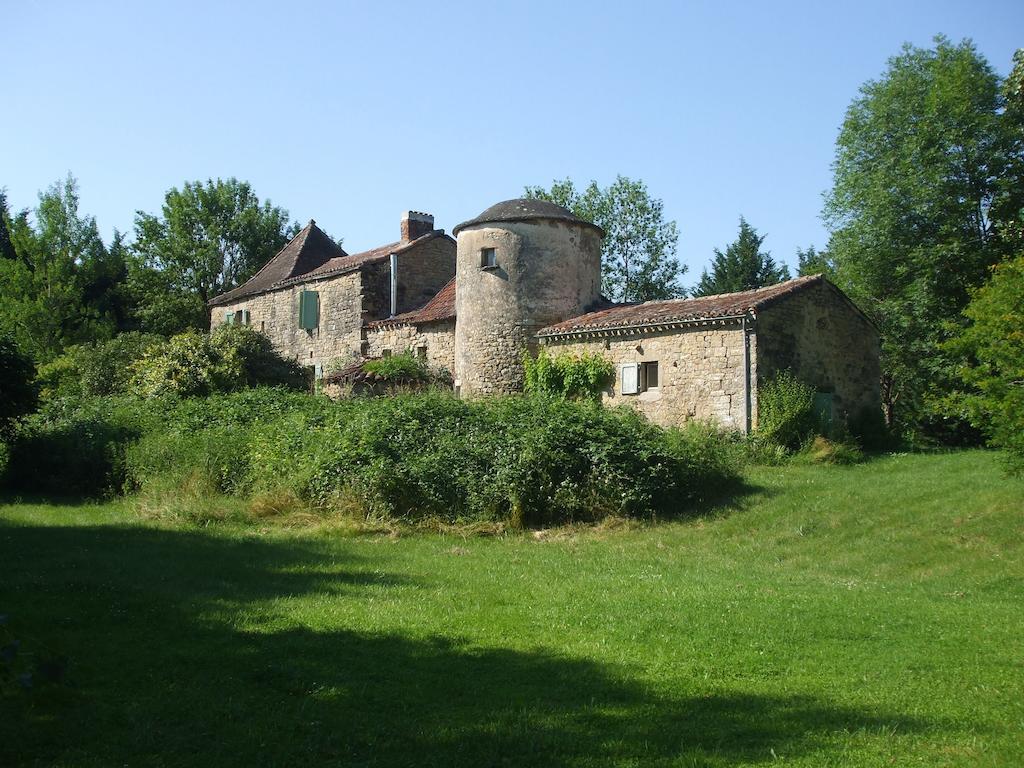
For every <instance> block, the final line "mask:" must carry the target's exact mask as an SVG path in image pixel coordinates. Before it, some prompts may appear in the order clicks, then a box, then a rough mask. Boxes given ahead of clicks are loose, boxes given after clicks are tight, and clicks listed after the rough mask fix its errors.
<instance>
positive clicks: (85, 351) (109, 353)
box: [38, 331, 166, 400]
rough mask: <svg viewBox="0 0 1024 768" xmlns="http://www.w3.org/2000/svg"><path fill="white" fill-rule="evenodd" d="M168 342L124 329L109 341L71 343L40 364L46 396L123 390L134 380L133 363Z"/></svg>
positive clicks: (42, 387)
mask: <svg viewBox="0 0 1024 768" xmlns="http://www.w3.org/2000/svg"><path fill="white" fill-rule="evenodd" d="M165 343H166V341H165V339H164V338H163V337H162V336H157V335H155V334H151V333H138V332H135V331H132V332H130V333H122V334H120V335H118V336H115V337H114V338H113V339H111V340H110V341H103V342H94V343H92V344H79V345H76V346H72V347H68V348H67V349H66V350H65V351H64V353H63V354H62V355H60V356H59V357H57V358H56V359H54V360H52V361H51V362H49V363H46V364H45V365H43V366H40V368H39V375H38V381H39V384H40V387H41V389H42V395H43V397H44V399H47V400H52V399H54V398H58V397H96V396H100V395H114V394H123V393H125V392H126V391H127V390H128V385H129V383H130V381H131V374H132V366H133V365H134V364H135V362H136V361H137V360H140V359H141V358H142V357H143V356H144V355H145V353H146V352H147V351H148V350H150V349H151V348H153V347H160V346H162V345H164V344H165Z"/></svg>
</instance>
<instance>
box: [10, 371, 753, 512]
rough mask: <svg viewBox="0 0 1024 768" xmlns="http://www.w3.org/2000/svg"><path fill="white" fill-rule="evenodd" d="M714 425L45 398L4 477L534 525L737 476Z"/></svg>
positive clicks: (248, 394)
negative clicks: (282, 496) (52, 401)
mask: <svg viewBox="0 0 1024 768" xmlns="http://www.w3.org/2000/svg"><path fill="white" fill-rule="evenodd" d="M738 468H739V452H738V450H737V447H736V446H735V445H733V444H732V443H731V442H730V441H729V439H728V438H726V437H724V436H723V435H721V434H720V433H719V432H717V431H716V430H714V429H712V428H709V427H706V426H701V425H695V426H692V427H691V428H689V429H687V430H682V431H680V430H663V429H660V428H658V427H656V426H653V425H651V424H650V423H649V422H647V421H646V420H645V419H643V418H642V417H641V416H639V415H637V414H635V413H634V412H633V411H631V410H629V409H607V408H602V407H601V406H599V405H596V404H593V403H589V402H566V401H564V400H559V399H551V398H543V397H510V398H494V399H487V400H480V401H464V400H459V399H456V398H454V397H452V396H451V395H446V394H442V393H423V394H410V395H399V396H393V397H386V398H375V399H355V400H350V401H343V402H339V403H333V402H331V401H329V400H327V399H325V398H322V397H316V396H311V395H305V394H301V393H296V392H286V391H280V390H272V389H251V390H245V391H242V392H238V393H234V394H229V395H215V396H211V397H207V398H203V399H190V400H167V399H164V400H150V401H139V400H130V399H109V398H108V399H101V400H89V401H84V402H79V403H77V404H75V405H74V406H64V407H63V408H61V407H58V406H53V407H51V408H49V409H48V410H47V411H46V412H45V413H42V414H39V415H37V416H35V417H33V418H32V419H31V420H30V421H29V422H28V423H27V424H26V425H24V426H23V428H22V429H21V431H20V433H19V435H18V437H17V439H16V441H15V444H14V445H13V447H12V454H11V460H10V463H9V466H8V471H7V474H6V480H7V483H8V485H11V486H14V487H18V488H21V489H23V490H33V491H46V492H54V491H60V492H67V493H78V494H98V493H110V492H119V491H125V490H142V491H160V492H167V491H170V492H174V490H175V489H186V488H187V489H190V490H194V489H196V488H200V489H203V490H204V491H205V492H209V493H216V494H226V495H232V496H239V497H243V498H250V497H253V496H257V495H266V494H274V493H282V492H283V493H287V494H290V495H292V496H294V497H295V498H298V499H300V500H302V501H303V502H305V503H307V504H309V505H311V506H315V507H317V508H320V509H323V510H331V509H335V508H340V507H346V506H347V507H349V508H350V507H351V501H352V499H353V498H355V499H358V501H359V507H360V509H361V511H362V512H363V513H364V514H366V515H368V516H375V517H382V518H391V519H407V520H411V519H418V518H436V519H440V520H446V521H453V522H455V521H479V520H488V521H499V520H500V521H508V522H512V523H516V524H525V525H542V524H549V523H555V522H564V521H571V520H586V519H595V518H598V517H601V516H604V515H607V514H620V515H632V516H647V515H671V514H675V513H678V512H680V511H682V510H684V509H685V508H686V507H687V506H688V505H689V504H691V503H692V502H693V501H694V500H696V499H698V498H699V497H700V496H702V495H703V494H705V493H708V492H715V491H717V490H719V489H720V488H721V487H722V486H724V485H726V484H728V483H731V482H732V481H734V480H735V479H736V477H737V476H738Z"/></svg>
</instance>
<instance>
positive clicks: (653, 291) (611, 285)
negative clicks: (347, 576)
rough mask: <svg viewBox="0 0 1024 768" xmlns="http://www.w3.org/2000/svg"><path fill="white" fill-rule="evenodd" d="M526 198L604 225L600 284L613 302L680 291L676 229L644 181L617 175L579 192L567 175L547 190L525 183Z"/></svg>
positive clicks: (670, 295)
mask: <svg viewBox="0 0 1024 768" xmlns="http://www.w3.org/2000/svg"><path fill="white" fill-rule="evenodd" d="M526 196H527V197H533V198H538V199H541V200H550V201H551V202H554V203H558V204H559V205H561V206H564V207H565V208H568V209H569V210H570V211H572V212H573V213H575V214H576V215H577V216H579V217H580V218H583V219H587V220H588V221H592V222H594V223H595V224H597V225H598V226H599V227H601V228H602V229H604V231H605V238H604V241H603V243H602V246H601V278H602V280H601V284H602V291H603V292H604V294H605V296H607V297H608V298H610V299H612V300H614V301H649V300H653V299H671V298H675V297H677V296H681V295H683V288H682V286H680V285H679V278H680V277H681V276H682V275H683V273H684V272H685V271H686V267H685V266H684V265H681V264H680V263H679V260H678V259H677V258H676V247H677V245H678V243H679V230H678V228H677V227H676V223H675V222H674V221H666V220H665V213H664V204H663V203H662V201H661V200H659V199H657V198H654V197H651V195H650V193H649V192H648V191H647V185H646V184H644V182H642V181H639V180H636V181H634V180H633V179H629V178H626V177H625V176H619V177H617V178H616V179H615V182H614V183H613V184H612V185H611V186H608V187H604V188H601V187H599V186H598V185H597V182H596V181H591V182H590V184H588V185H587V187H586V188H585V189H583V190H578V189H576V186H575V184H573V182H572V181H571V180H570V179H565V180H563V181H555V182H553V183H552V185H551V188H550V189H545V188H544V187H527V188H526Z"/></svg>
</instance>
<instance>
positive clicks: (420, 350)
mask: <svg viewBox="0 0 1024 768" xmlns="http://www.w3.org/2000/svg"><path fill="white" fill-rule="evenodd" d="M416 359H417V360H419V361H420V362H421V363H425V362H427V348H426V347H416Z"/></svg>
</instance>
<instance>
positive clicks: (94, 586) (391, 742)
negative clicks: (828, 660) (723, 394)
mask: <svg viewBox="0 0 1024 768" xmlns="http://www.w3.org/2000/svg"><path fill="white" fill-rule="evenodd" d="M353 549H354V547H352V546H351V545H349V544H344V543H339V542H336V541H335V542H329V541H326V540H324V541H323V542H317V541H310V540H308V539H306V540H301V541H300V540H295V541H290V540H277V541H268V540H261V539H256V538H227V537H221V536H208V535H204V534H202V533H196V532H174V531H164V530H154V529H146V528H118V527H90V528H85V527H63V528H53V527H47V528H42V527H35V526H3V525H0V585H2V588H0V613H9V614H10V616H11V625H12V627H14V628H16V629H17V630H18V631H22V632H23V633H24V636H25V637H26V638H29V639H32V638H37V639H39V640H41V641H44V642H46V643H47V644H48V645H50V646H51V647H52V648H54V649H55V650H58V651H59V652H61V653H63V654H64V655H66V656H68V657H69V658H70V676H71V679H72V680H73V683H74V685H73V686H72V687H59V688H52V689H46V690H44V689H40V690H39V691H37V692H35V693H32V694H28V695H20V694H19V695H18V696H12V695H9V694H8V695H4V696H3V697H2V698H0V705H2V707H3V709H4V710H5V711H6V712H7V713H8V714H6V715H4V716H3V717H0V764H3V765H28V764H38V765H44V764H46V765H49V764H55V763H59V764H62V765H80V764H85V765H115V764H117V765H140V764H145V765H155V764H159V765H218V766H222V765H239V766H242V765H244V766H253V765H310V764H314V765H315V764H341V765H438V766H442V765H443V766H451V765H468V766H490V765H546V766H569V765H581V764H610V763H617V764H618V763H628V764H637V765H640V764H643V765H647V764H665V763H669V762H676V763H678V764H682V765H691V766H694V765H696V766H699V765H710V766H728V765H734V764H737V763H741V762H760V761H769V760H771V759H773V754H772V753H773V751H774V754H775V755H778V756H780V757H783V756H784V757H796V756H799V755H806V754H810V753H813V752H814V751H815V750H818V749H821V748H823V747H824V746H825V745H826V744H828V743H829V742H831V741H832V740H834V739H842V738H843V737H844V735H848V734H849V733H850V732H858V731H866V732H874V733H879V732H881V733H887V732H890V730H891V729H895V730H897V731H899V732H902V733H907V732H911V733H912V732H916V731H920V730H922V729H928V728H931V727H933V726H934V724H931V723H928V722H925V721H922V720H919V719H915V718H911V717H906V716H902V715H899V714H893V713H885V712H878V711H866V710H860V709H852V708H848V707H841V706H837V705H836V704H834V703H831V702H828V701H824V700H820V699H816V698H812V697H807V696H793V695H782V694H780V695H754V694H750V693H730V692H722V691H709V692H708V693H707V695H702V696H683V695H680V696H677V697H673V696H667V695H665V694H662V693H655V692H652V691H650V690H649V689H647V688H645V687H644V686H642V685H640V684H638V683H637V682H635V681H633V680H630V679H629V678H628V677H627V676H626V675H625V673H624V672H623V671H622V670H621V669H618V668H615V667H608V666H605V665H601V664H597V663H594V662H592V661H588V660H580V659H570V658H564V657H560V656H558V655H556V654H550V653H544V652H527V651H518V650H509V649H500V648H481V647H477V646H472V645H469V644H465V643H461V642H460V641H458V640H455V639H451V638H443V637H438V633H440V632H443V622H444V619H443V614H442V610H441V609H440V608H439V609H438V610H437V612H436V618H435V619H433V623H432V625H431V627H430V631H429V632H422V633H418V632H415V631H410V632H408V633H406V634H402V635H396V634H375V633H371V632H365V631H354V630H353V629H351V628H350V626H351V625H355V624H357V623H358V624H359V626H362V627H365V626H368V625H371V626H372V624H373V616H374V615H375V611H377V610H386V607H387V603H388V601H390V600H393V599H394V598H395V596H396V594H397V592H399V591H401V590H410V589H411V590H421V589H422V590H424V599H430V597H429V595H428V594H427V591H426V590H425V589H424V588H425V587H427V586H429V585H428V584H427V583H425V582H423V581H417V580H414V579H409V578H407V577H403V576H400V575H396V574H390V573H387V572H385V571H384V570H382V568H381V566H382V565H383V564H386V563H387V562H388V558H389V556H388V555H387V554H386V552H385V554H383V555H381V556H380V558H379V559H378V558H367V557H361V556H358V555H356V554H354V553H353ZM359 551H360V552H363V553H365V552H367V549H366V548H365V547H364V548H362V549H360V550H359ZM406 597H408V596H406ZM415 599H416V598H415V597H413V598H412V600H410V601H409V602H412V601H414V600H415ZM356 613H358V614H360V615H361V617H362V618H360V619H354V618H352V616H353V615H354V614H356ZM435 627H436V629H435ZM551 641H556V639H555V638H551Z"/></svg>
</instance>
